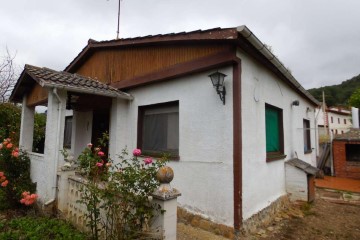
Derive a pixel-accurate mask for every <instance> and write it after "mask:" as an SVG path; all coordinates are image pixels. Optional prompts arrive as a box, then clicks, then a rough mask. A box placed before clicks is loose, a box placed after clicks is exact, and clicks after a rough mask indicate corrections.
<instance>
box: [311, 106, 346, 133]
mask: <svg viewBox="0 0 360 240" xmlns="http://www.w3.org/2000/svg"><path fill="white" fill-rule="evenodd" d="M325 111H326V112H325V113H324V112H323V110H322V108H320V107H319V108H317V109H316V114H317V115H318V117H317V122H318V123H317V124H318V128H319V136H324V135H328V134H329V131H330V132H331V133H332V134H334V135H338V134H343V133H346V132H348V131H349V130H350V128H351V127H352V119H351V111H350V110H347V109H344V108H340V107H329V108H326V110H325Z"/></svg>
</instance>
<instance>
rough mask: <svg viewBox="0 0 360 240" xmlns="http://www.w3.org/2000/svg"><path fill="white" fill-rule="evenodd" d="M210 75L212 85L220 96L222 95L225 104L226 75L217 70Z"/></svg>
mask: <svg viewBox="0 0 360 240" xmlns="http://www.w3.org/2000/svg"><path fill="white" fill-rule="evenodd" d="M209 77H210V79H211V82H212V85H213V86H214V88H215V89H216V92H217V94H219V96H220V100H221V101H222V102H223V104H224V105H225V95H226V89H225V85H224V80H225V77H226V75H225V74H223V73H221V72H219V71H216V72H214V73H212V74H210V75H209Z"/></svg>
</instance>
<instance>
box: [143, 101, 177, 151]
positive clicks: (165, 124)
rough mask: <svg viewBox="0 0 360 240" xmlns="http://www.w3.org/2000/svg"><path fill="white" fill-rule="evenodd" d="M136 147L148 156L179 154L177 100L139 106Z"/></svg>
mask: <svg viewBox="0 0 360 240" xmlns="http://www.w3.org/2000/svg"><path fill="white" fill-rule="evenodd" d="M138 148H140V149H142V152H143V154H144V155H149V156H155V157H157V156H161V155H162V154H163V153H169V154H170V155H171V156H172V157H178V156H179V102H178V101H175V102H168V103H161V104H155V105H147V106H140V107H139V120H138Z"/></svg>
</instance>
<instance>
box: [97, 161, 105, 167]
mask: <svg viewBox="0 0 360 240" xmlns="http://www.w3.org/2000/svg"><path fill="white" fill-rule="evenodd" d="M103 165H104V164H103V163H101V162H98V163H96V166H97V167H102V166H103Z"/></svg>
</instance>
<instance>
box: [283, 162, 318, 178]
mask: <svg viewBox="0 0 360 240" xmlns="http://www.w3.org/2000/svg"><path fill="white" fill-rule="evenodd" d="M285 164H289V165H291V166H294V167H296V168H299V169H301V170H303V171H304V172H306V173H307V174H311V175H316V173H317V172H318V171H319V169H317V168H316V167H313V166H311V165H310V164H309V163H307V162H305V161H303V160H300V159H298V158H293V159H290V160H288V161H286V162H285Z"/></svg>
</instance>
